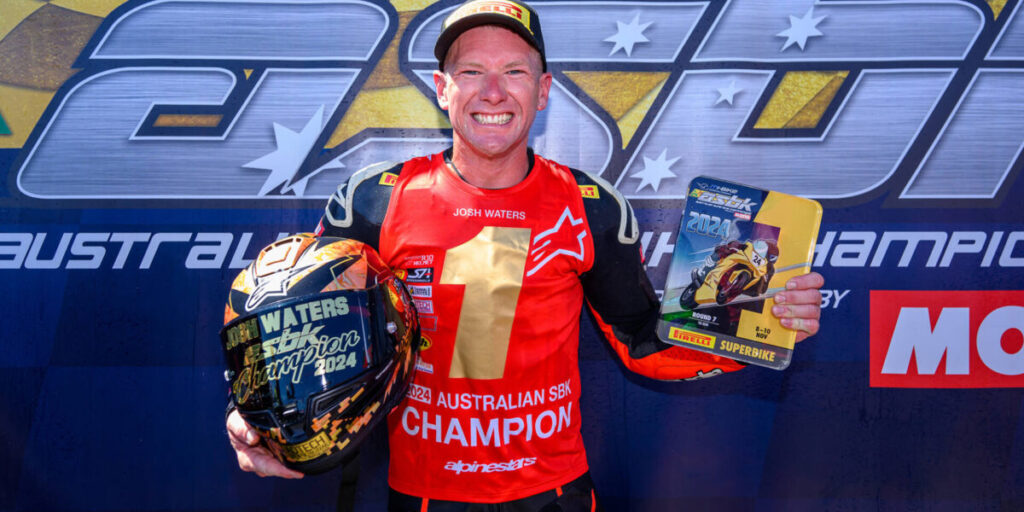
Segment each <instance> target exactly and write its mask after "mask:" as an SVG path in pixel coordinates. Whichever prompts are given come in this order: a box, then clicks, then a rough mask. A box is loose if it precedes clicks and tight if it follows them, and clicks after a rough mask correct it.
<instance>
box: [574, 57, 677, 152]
mask: <svg viewBox="0 0 1024 512" xmlns="http://www.w3.org/2000/svg"><path fill="white" fill-rule="evenodd" d="M668 75H669V74H668V73H641V72H626V71H566V72H565V76H567V77H569V79H570V80H572V81H573V83H575V84H576V85H578V86H579V87H580V89H583V92H585V93H587V95H588V96H590V97H591V98H593V99H594V101H596V102H597V104H598V105H600V106H601V108H603V109H605V111H606V112H608V114H609V115H611V116H612V118H613V119H615V124H616V125H618V127H619V133H620V134H622V147H623V148H625V147H626V146H628V145H629V141H630V140H632V139H633V135H634V134H636V130H637V128H639V127H640V123H641V122H642V121H643V120H644V118H645V117H646V116H647V112H648V111H649V110H650V108H651V105H652V104H653V103H654V99H655V98H657V97H658V93H659V92H661V88H662V87H664V85H665V81H666V80H667V79H668Z"/></svg>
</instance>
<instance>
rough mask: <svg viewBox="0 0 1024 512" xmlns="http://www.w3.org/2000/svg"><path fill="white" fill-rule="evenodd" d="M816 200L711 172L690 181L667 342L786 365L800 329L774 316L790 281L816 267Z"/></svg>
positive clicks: (664, 314)
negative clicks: (778, 299)
mask: <svg viewBox="0 0 1024 512" xmlns="http://www.w3.org/2000/svg"><path fill="white" fill-rule="evenodd" d="M821 214H822V209H821V205H820V204H818V202H817V201H813V200H811V199H804V198H801V197H796V196H791V195H788V194H783V193H780V192H775V191H771V190H763V189H759V188H754V187H749V186H746V185H741V184H738V183H732V182H728V181H723V180H719V179H715V178H710V177H707V176H698V177H696V178H694V179H693V181H691V182H690V187H689V190H688V193H687V200H686V206H685V208H684V209H683V218H682V223H681V225H680V227H679V235H678V236H677V238H676V244H675V249H674V251H673V253H672V262H671V264H670V266H669V273H668V278H667V280H666V282H665V292H664V295H662V301H661V313H660V319H659V321H658V336H659V337H660V338H661V339H662V340H663V341H665V342H666V343H671V344H673V345H679V346H682V347H686V348H691V349H696V350H701V351H704V352H710V353H713V354H717V355H721V356H724V357H728V358H730V359H734V360H737V361H742V362H745V363H750V364H755V365H759V366H764V367H767V368H772V369H775V370H783V369H785V368H786V367H788V366H789V362H790V360H791V358H792V355H793V346H794V345H795V343H796V331H794V330H792V329H788V328H785V327H783V326H782V324H781V323H780V322H779V319H778V318H776V317H775V316H774V315H772V314H771V308H772V306H773V305H774V304H775V301H774V299H773V297H774V296H775V294H776V293H777V292H779V291H782V290H783V289H784V288H785V284H786V281H787V280H788V279H789V278H791V277H793V276H796V275H800V274H806V273H808V272H810V269H811V259H812V258H813V256H814V244H815V241H816V240H817V238H818V227H819V225H820V224H821Z"/></svg>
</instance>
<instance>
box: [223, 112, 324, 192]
mask: <svg viewBox="0 0 1024 512" xmlns="http://www.w3.org/2000/svg"><path fill="white" fill-rule="evenodd" d="M323 118H324V107H323V105H321V106H320V109H319V110H317V111H316V113H315V114H313V117H312V118H310V120H309V121H308V122H306V126H304V127H303V128H302V131H301V132H298V133H296V132H293V131H292V130H290V129H288V128H287V127H285V126H282V125H280V124H277V123H274V139H275V141H276V143H277V149H276V150H274V151H273V152H272V153H268V154H266V155H264V156H262V157H260V158H257V159H256V160H253V161H251V162H249V163H247V164H244V165H242V167H247V168H249V169H264V170H268V171H270V175H269V176H267V181H265V182H264V183H263V188H261V189H260V195H261V196H265V195H267V193H269V192H270V191H271V190H274V188H276V187H277V186H278V185H284V186H283V187H281V192H288V191H291V190H294V191H295V195H297V196H302V195H303V194H305V193H306V183H307V181H308V180H309V178H310V177H311V176H312V174H310V175H308V176H306V177H304V178H302V179H301V180H299V181H297V182H295V183H292V182H291V179H292V178H293V177H294V176H295V173H296V172H297V171H298V170H299V166H300V165H302V161H303V160H305V159H306V155H308V154H309V150H310V149H312V147H313V143H315V142H316V138H317V135H319V134H320V130H322V129H323V124H322V123H323Z"/></svg>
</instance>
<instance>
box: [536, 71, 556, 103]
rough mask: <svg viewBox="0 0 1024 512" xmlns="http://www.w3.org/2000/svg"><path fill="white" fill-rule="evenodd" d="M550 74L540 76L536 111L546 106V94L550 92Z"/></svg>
mask: <svg viewBox="0 0 1024 512" xmlns="http://www.w3.org/2000/svg"><path fill="white" fill-rule="evenodd" d="M551 80H552V78H551V73H544V74H542V75H540V90H538V91H537V111H538V112H539V111H541V110H544V109H545V108H547V106H548V94H549V93H550V92H551Z"/></svg>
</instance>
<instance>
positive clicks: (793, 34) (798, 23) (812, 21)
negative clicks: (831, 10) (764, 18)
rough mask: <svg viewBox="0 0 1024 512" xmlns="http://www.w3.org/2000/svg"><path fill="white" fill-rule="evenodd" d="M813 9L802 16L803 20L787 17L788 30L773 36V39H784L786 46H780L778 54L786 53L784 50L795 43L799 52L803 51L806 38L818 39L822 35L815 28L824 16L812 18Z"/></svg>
mask: <svg viewBox="0 0 1024 512" xmlns="http://www.w3.org/2000/svg"><path fill="white" fill-rule="evenodd" d="M813 13H814V8H813V7H811V8H810V9H808V10H807V14H804V17H803V18H797V17H796V16H792V15H791V16H790V17H789V28H787V29H786V30H783V31H782V32H779V33H778V34H775V37H785V38H786V44H784V45H782V49H781V50H779V52H784V51H786V48H789V47H790V46H793V43H796V44H797V45H799V46H800V51H803V50H804V45H806V44H807V38H810V37H818V36H822V35H824V34H822V33H821V31H820V30H818V29H817V28H816V27H817V26H818V23H821V20H823V19H825V18H826V16H819V17H817V18H812V17H811V16H813Z"/></svg>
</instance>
